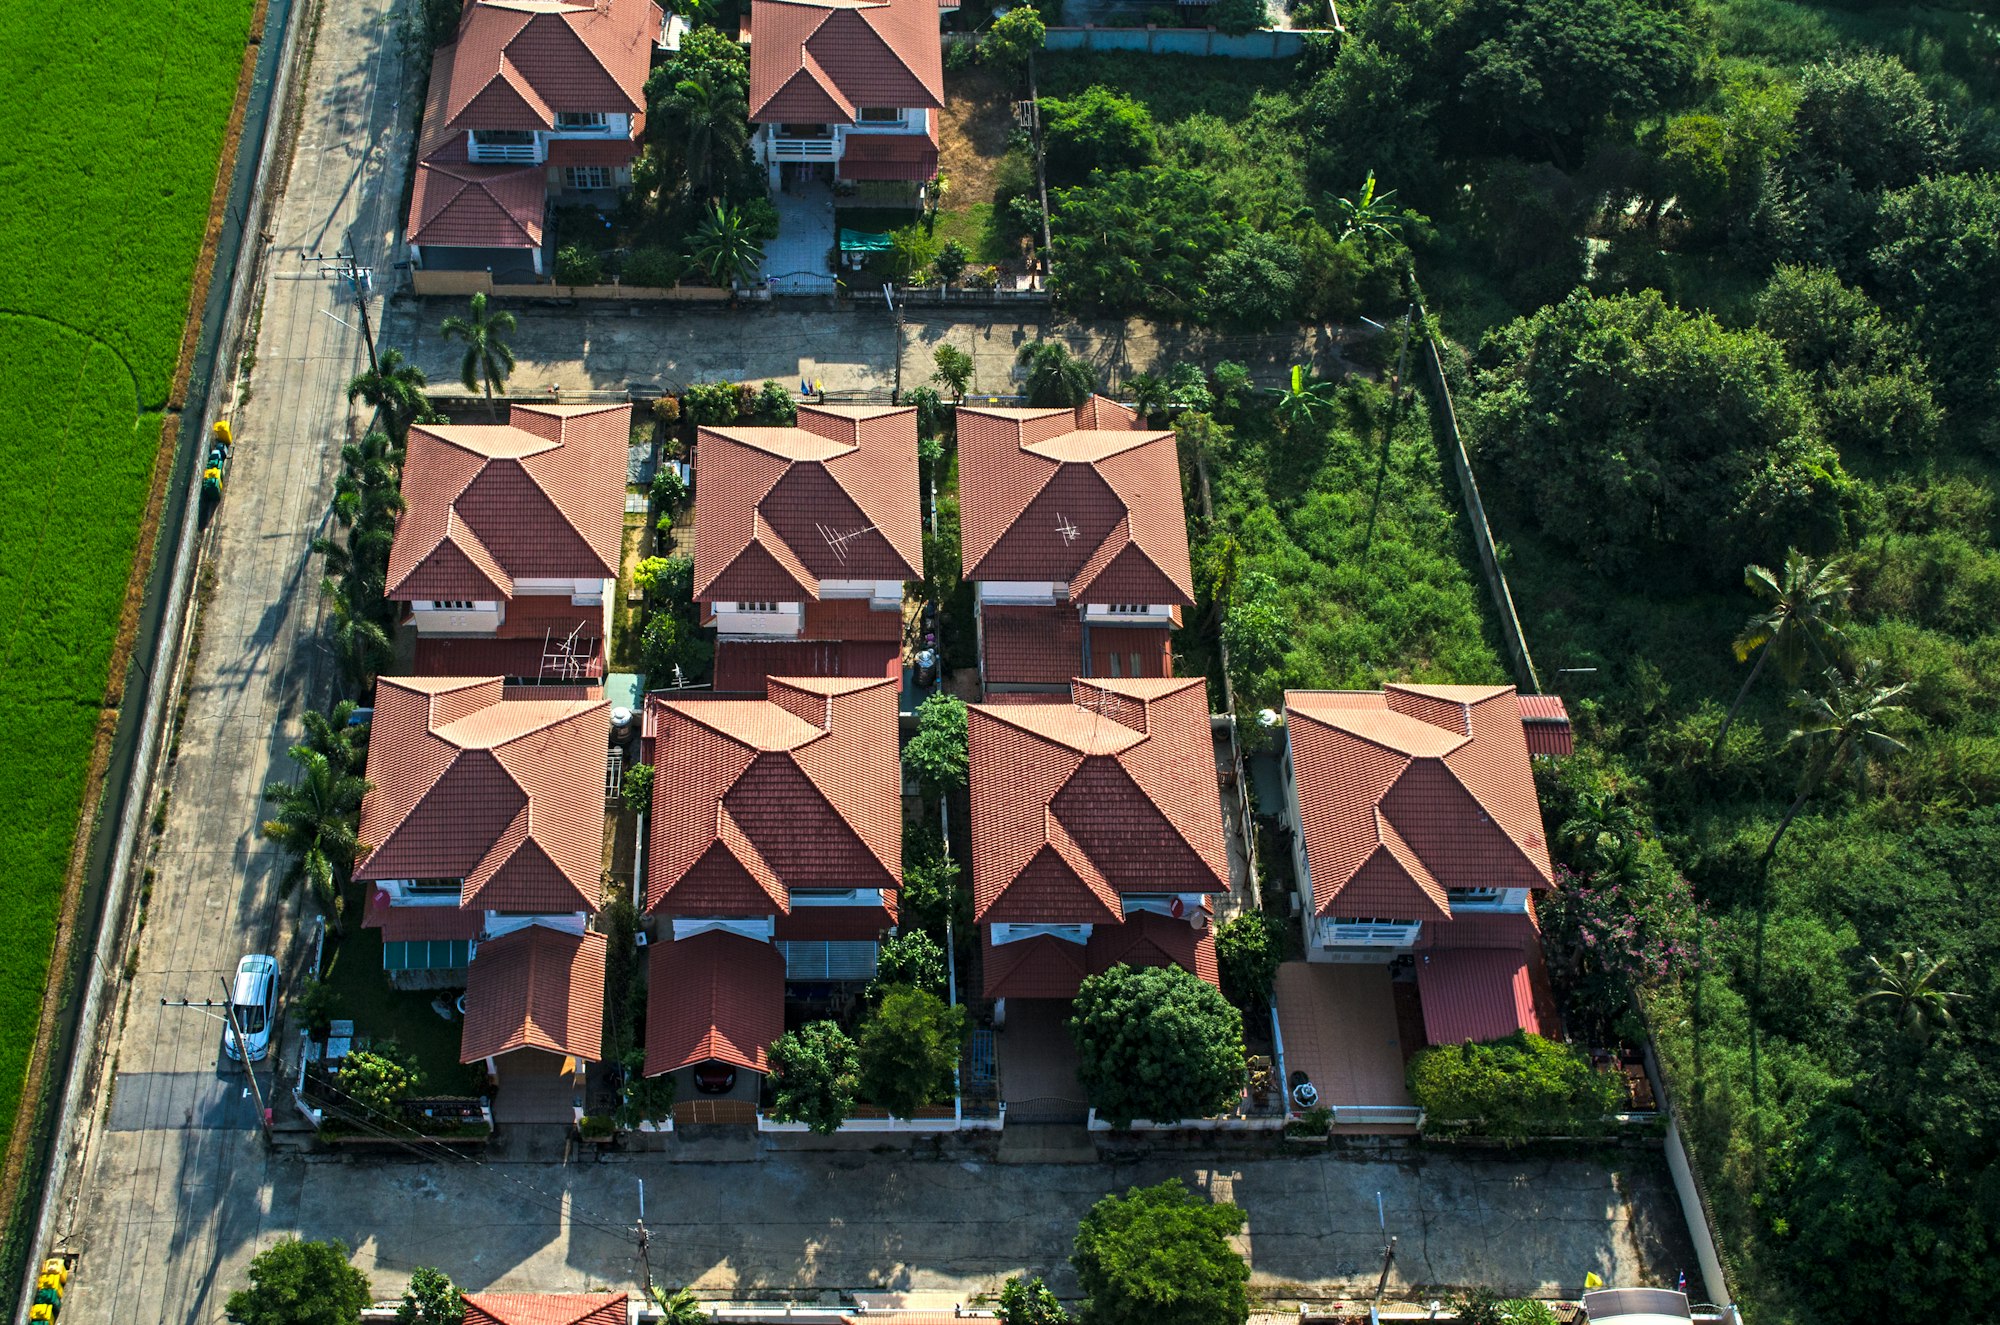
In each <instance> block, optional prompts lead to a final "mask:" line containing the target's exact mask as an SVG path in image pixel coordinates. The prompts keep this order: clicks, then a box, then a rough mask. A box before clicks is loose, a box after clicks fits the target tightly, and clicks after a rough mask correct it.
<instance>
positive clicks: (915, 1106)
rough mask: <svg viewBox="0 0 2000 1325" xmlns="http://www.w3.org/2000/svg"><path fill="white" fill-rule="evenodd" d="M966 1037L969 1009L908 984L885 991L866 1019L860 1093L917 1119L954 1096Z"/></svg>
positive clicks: (859, 1063) (860, 1050)
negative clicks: (950, 1004) (926, 1109)
mask: <svg viewBox="0 0 2000 1325" xmlns="http://www.w3.org/2000/svg"><path fill="white" fill-rule="evenodd" d="M965 1037H966V1022H965V1009H964V1008H962V1007H948V1006H946V1004H945V1002H944V1000H943V999H941V998H939V997H938V996H937V995H936V994H928V993H925V992H924V991H923V990H921V989H912V988H909V987H908V986H898V987H894V988H890V989H888V990H885V991H884V992H883V994H882V997H881V999H880V1001H879V1002H877V1003H876V1005H875V1008H874V1010H873V1011H872V1012H870V1013H869V1014H868V1017H867V1019H866V1020H864V1021H863V1022H862V1023H861V1039H860V1042H859V1044H858V1045H857V1046H856V1054H855V1057H856V1061H857V1066H858V1073H859V1075H858V1083H859V1085H860V1089H861V1094H862V1095H863V1096H864V1097H865V1098H867V1099H868V1100H870V1101H872V1102H873V1103H876V1104H879V1105H881V1106H882V1107H883V1108H885V1109H887V1110H888V1111H889V1112H890V1113H891V1114H893V1115H895V1116H896V1117H898V1118H914V1117H915V1116H916V1114H917V1110H919V1109H921V1108H923V1107H924V1106H925V1105H927V1104H935V1103H937V1102H938V1101H940V1100H944V1099H948V1098H950V1096H951V1092H952V1086H953V1083H954V1081H955V1080H956V1077H955V1074H956V1072H957V1071H958V1058H959V1054H960V1052H961V1051H962V1050H963V1049H964V1048H965Z"/></svg>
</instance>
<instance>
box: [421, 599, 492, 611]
mask: <svg viewBox="0 0 2000 1325" xmlns="http://www.w3.org/2000/svg"><path fill="white" fill-rule="evenodd" d="M424 606H425V607H426V608H428V609H429V610H430V611H433V612H476V611H478V610H479V604H477V603H475V602H472V601H471V600H470V599H462V598H434V599H432V600H431V601H430V602H428V603H426V604H424Z"/></svg>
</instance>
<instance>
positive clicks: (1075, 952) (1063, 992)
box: [979, 925, 1090, 998]
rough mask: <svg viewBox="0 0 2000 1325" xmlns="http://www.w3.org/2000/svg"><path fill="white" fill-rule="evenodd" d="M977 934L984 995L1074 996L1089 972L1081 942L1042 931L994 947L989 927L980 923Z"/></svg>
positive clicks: (1018, 996)
mask: <svg viewBox="0 0 2000 1325" xmlns="http://www.w3.org/2000/svg"><path fill="white" fill-rule="evenodd" d="M979 933H980V940H981V942H982V943H983V944H984V945H985V946H984V950H983V955H982V958H981V963H982V965H983V967H984V969H985V980H984V987H985V988H984V992H985V994H986V997H988V998H1075V997H1076V991H1077V990H1078V989H1079V988H1081V987H1082V985H1083V977H1084V976H1086V975H1088V974H1090V959H1089V954H1088V953H1087V952H1086V951H1085V950H1084V946H1083V944H1081V943H1071V942H1069V941H1068V940H1067V939H1059V938H1056V937H1054V936H1052V935H1048V934H1043V935H1040V936H1038V937H1035V938H1031V939H1016V940H1015V941H1014V942H1012V943H1002V944H1000V945H998V946H997V947H996V946H995V945H994V943H993V933H992V930H991V929H990V928H989V927H987V926H985V925H982V926H980V931H979Z"/></svg>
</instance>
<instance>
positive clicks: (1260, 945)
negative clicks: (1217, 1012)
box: [1215, 911, 1284, 1013]
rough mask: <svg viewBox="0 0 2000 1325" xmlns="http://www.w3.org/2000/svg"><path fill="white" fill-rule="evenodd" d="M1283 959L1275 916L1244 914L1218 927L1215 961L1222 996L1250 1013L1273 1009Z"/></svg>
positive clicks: (1254, 913)
mask: <svg viewBox="0 0 2000 1325" xmlns="http://www.w3.org/2000/svg"><path fill="white" fill-rule="evenodd" d="M1283 958H1284V948H1283V945H1282V940H1281V939H1280V938H1279V936H1278V922H1277V920H1276V918H1275V917H1272V916H1267V915H1265V914H1264V913H1263V912H1262V911H1245V912H1243V913H1241V914H1240V915H1236V916H1232V917H1231V918H1230V919H1228V920H1226V921H1224V922H1223V923H1222V924H1221V925H1218V926H1217V927H1216V930H1215V960H1216V962H1217V964H1218V965H1220V966H1221V968H1222V993H1223V996H1224V997H1226V998H1227V999H1228V1000H1229V1001H1230V1002H1231V1003H1234V1004H1235V1005H1236V1006H1237V1007H1239V1008H1241V1009H1242V1010H1243V1011H1245V1012H1248V1013H1256V1012H1262V1011H1264V1010H1265V1009H1267V1008H1269V1007H1270V1006H1271V986H1272V984H1273V982H1275V981H1276V980H1277V978H1278V964H1279V962H1280V961H1282V960H1283Z"/></svg>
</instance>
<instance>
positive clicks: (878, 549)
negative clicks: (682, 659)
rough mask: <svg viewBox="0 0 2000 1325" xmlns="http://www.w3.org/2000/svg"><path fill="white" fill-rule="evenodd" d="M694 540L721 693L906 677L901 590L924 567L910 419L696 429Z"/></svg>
mask: <svg viewBox="0 0 2000 1325" xmlns="http://www.w3.org/2000/svg"><path fill="white" fill-rule="evenodd" d="M695 530H696V533H695V550H694V596H695V598H696V599H697V600H698V601H700V602H701V603H702V604H703V607H704V609H705V615H707V616H710V617H712V619H713V621H714V624H715V628H716V655H715V690H716V692H717V693H718V694H751V695H762V694H763V693H764V681H765V678H766V677H770V676H849V677H866V678H868V679H876V678H880V677H884V676H888V677H896V676H900V675H901V674H902V656H903V651H902V638H903V617H902V608H903V582H904V581H905V580H914V579H919V578H921V577H922V575H923V560H924V553H923V527H922V522H921V517H920V514H919V509H918V499H917V414H916V410H915V409H914V408H902V409H894V408H888V407H874V406H864V407H834V406H811V405H807V406H801V407H800V409H799V418H798V425H797V426H796V427H790V428H708V427H705V428H702V429H701V430H700V432H699V434H698V436H697V442H696V453H695ZM660 679H661V680H662V681H664V678H660Z"/></svg>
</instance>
